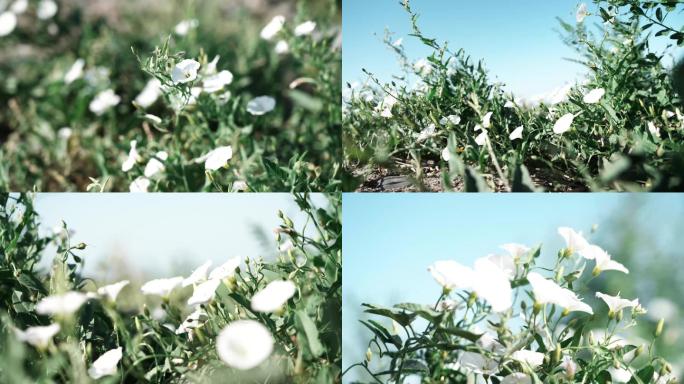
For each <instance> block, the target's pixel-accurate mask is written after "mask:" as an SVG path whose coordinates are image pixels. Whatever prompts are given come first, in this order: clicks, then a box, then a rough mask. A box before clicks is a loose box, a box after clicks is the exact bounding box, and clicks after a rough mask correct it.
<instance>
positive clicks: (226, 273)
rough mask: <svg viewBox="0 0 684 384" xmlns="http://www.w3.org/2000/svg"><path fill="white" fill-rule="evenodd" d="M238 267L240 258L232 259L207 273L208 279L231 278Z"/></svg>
mask: <svg viewBox="0 0 684 384" xmlns="http://www.w3.org/2000/svg"><path fill="white" fill-rule="evenodd" d="M239 266H240V257H233V258H231V259H229V260H228V261H227V262H225V263H224V264H222V265H220V266H218V267H216V268H214V270H212V271H211V273H209V278H210V279H220V280H222V279H226V278H229V277H232V276H233V275H234V274H235V270H236V269H237V267H239Z"/></svg>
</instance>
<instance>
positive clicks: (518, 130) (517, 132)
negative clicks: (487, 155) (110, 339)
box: [508, 125, 525, 141]
mask: <svg viewBox="0 0 684 384" xmlns="http://www.w3.org/2000/svg"><path fill="white" fill-rule="evenodd" d="M523 129H525V127H524V126H522V125H521V126H519V127H518V128H516V129H514V130H513V132H511V134H510V135H509V136H508V138H509V139H510V140H511V141H513V140H515V139H522V133H523Z"/></svg>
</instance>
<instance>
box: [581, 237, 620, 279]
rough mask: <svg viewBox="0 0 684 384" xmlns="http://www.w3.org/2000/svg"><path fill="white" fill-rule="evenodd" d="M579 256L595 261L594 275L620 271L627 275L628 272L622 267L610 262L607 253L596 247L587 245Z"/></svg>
mask: <svg viewBox="0 0 684 384" xmlns="http://www.w3.org/2000/svg"><path fill="white" fill-rule="evenodd" d="M579 254H580V255H582V256H583V257H584V258H586V259H590V260H596V267H595V269H594V273H596V274H598V273H600V272H601V271H620V272H624V273H629V270H628V269H627V268H625V266H624V265H622V264H620V263H618V262H617V261H615V260H612V259H611V258H610V255H609V254H608V252H606V251H604V250H603V249H602V248H601V247H599V246H597V245H593V244H592V245H589V246H587V247H586V248H584V249H582V250H580V252H579Z"/></svg>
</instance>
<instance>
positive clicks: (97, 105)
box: [88, 89, 121, 116]
mask: <svg viewBox="0 0 684 384" xmlns="http://www.w3.org/2000/svg"><path fill="white" fill-rule="evenodd" d="M120 101H121V98H120V97H119V96H118V95H117V94H116V93H114V90H113V89H107V90H104V91H102V92H100V93H98V94H97V95H95V98H94V99H93V100H92V101H91V102H90V104H89V105H88V108H89V109H90V112H92V113H94V114H96V115H98V116H99V115H102V114H103V113H105V112H106V111H107V110H108V109H109V108H111V107H113V106H115V105H118V104H119V102H120Z"/></svg>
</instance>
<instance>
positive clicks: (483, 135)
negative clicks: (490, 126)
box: [475, 129, 487, 146]
mask: <svg viewBox="0 0 684 384" xmlns="http://www.w3.org/2000/svg"><path fill="white" fill-rule="evenodd" d="M486 143H487V131H485V130H484V129H483V130H482V132H480V134H479V135H477V137H476V138H475V144H477V145H479V146H483V145H485V144H486Z"/></svg>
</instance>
